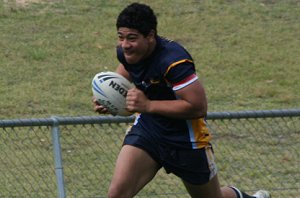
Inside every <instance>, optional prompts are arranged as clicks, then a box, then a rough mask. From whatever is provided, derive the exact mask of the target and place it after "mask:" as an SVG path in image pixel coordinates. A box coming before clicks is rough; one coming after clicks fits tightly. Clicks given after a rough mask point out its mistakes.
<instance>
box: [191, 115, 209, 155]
mask: <svg viewBox="0 0 300 198" xmlns="http://www.w3.org/2000/svg"><path fill="white" fill-rule="evenodd" d="M191 127H192V133H193V134H191V132H190V135H193V136H194V137H193V138H191V140H192V141H193V142H192V144H193V148H194V149H200V148H204V147H206V146H207V145H208V144H209V141H210V140H211V134H210V132H209V130H208V128H207V126H206V123H205V121H204V118H201V119H197V120H192V121H191Z"/></svg>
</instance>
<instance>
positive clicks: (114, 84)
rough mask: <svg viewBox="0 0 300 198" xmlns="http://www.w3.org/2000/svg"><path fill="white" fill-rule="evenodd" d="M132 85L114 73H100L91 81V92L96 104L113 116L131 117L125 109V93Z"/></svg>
mask: <svg viewBox="0 0 300 198" xmlns="http://www.w3.org/2000/svg"><path fill="white" fill-rule="evenodd" d="M131 88H134V84H133V83H131V82H129V81H128V80H127V79H126V78H124V77H123V76H121V75H120V74H118V73H115V72H110V71H108V72H100V73H98V74H96V75H95V77H94V78H93V81H92V91H93V95H94V97H95V98H96V100H97V102H98V103H99V104H101V105H103V106H104V107H106V108H107V109H108V110H109V112H110V113H111V114H113V115H120V116H129V115H132V113H131V112H128V111H127V110H126V109H125V108H126V95H127V91H128V90H129V89H131Z"/></svg>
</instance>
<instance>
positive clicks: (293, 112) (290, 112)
mask: <svg viewBox="0 0 300 198" xmlns="http://www.w3.org/2000/svg"><path fill="white" fill-rule="evenodd" d="M298 116H300V109H278V110H277V109H274V110H256V111H235V112H234V111H228V112H211V113H208V114H207V118H206V119H207V120H217V119H243V118H274V117H298Z"/></svg>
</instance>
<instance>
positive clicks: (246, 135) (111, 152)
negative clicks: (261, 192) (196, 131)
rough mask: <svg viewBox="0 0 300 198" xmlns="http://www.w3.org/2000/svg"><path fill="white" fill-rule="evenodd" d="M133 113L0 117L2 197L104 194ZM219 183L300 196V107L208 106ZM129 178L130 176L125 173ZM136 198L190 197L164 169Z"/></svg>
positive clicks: (280, 196) (83, 197)
mask: <svg viewBox="0 0 300 198" xmlns="http://www.w3.org/2000/svg"><path fill="white" fill-rule="evenodd" d="M133 119H134V117H124V118H122V117H110V116H99V117H63V118H59V117H56V118H55V117H52V118H45V119H20V120H2V121H0V137H1V138H0V147H1V149H0V160H1V163H0V169H1V171H0V177H1V180H0V197H30V198H35V197H36V198H42V197H76V198H88V197H93V198H94V197H106V192H107V188H108V185H109V182H110V178H111V175H112V171H113V168H114V161H115V159H116V156H117V154H118V151H119V149H120V147H121V144H122V139H123V137H124V134H125V133H124V131H125V130H126V128H127V127H128V125H129V124H130V123H131V122H132V121H133ZM207 122H208V124H209V127H210V129H211V131H212V134H213V137H214V139H213V141H212V143H213V145H214V150H215V155H216V160H217V164H218V168H219V178H220V180H221V184H222V185H236V186H238V187H239V188H241V189H242V190H244V191H246V192H248V193H253V192H254V191H255V190H257V189H261V188H263V189H267V190H269V191H271V192H272V197H274V198H300V170H299V164H300V158H299V154H300V109H299V110H298V109H294V110H273V111H248V112H246V111H243V112H220V113H209V114H208V117H207ZM128 179H130V178H128ZM137 197H189V196H188V194H187V193H186V191H185V189H184V187H183V185H182V184H181V181H180V180H179V179H178V178H176V177H175V176H173V175H167V174H166V173H165V172H164V170H163V169H162V170H161V171H159V173H158V175H157V176H156V177H155V178H154V180H153V181H151V182H150V184H149V185H147V186H146V187H145V188H144V189H143V190H142V191H141V192H140V193H139V195H138V196H137Z"/></svg>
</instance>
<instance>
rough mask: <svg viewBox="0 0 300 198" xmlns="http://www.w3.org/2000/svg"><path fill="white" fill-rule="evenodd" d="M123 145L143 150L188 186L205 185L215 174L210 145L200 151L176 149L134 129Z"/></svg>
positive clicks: (215, 169)
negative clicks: (188, 184)
mask: <svg viewBox="0 0 300 198" xmlns="http://www.w3.org/2000/svg"><path fill="white" fill-rule="evenodd" d="M123 144H124V145H132V146H135V147H138V148H141V149H143V150H144V151H146V152H147V153H148V154H149V155H150V156H151V157H152V158H153V159H154V160H155V161H156V162H157V163H158V164H159V165H160V166H161V167H163V168H164V169H165V170H166V172H167V173H173V174H175V175H177V176H178V177H179V178H181V179H182V180H183V181H185V182H188V183H190V184H194V185H202V184H205V183H207V182H208V181H209V180H210V179H211V178H212V177H213V176H215V175H216V173H217V168H216V165H215V162H214V155H213V150H212V146H211V145H208V146H207V147H205V148H202V149H192V148H191V149H182V148H176V147H174V146H172V145H169V144H166V143H165V142H160V140H159V139H157V138H152V137H151V136H145V135H144V134H143V133H142V132H141V131H140V129H139V128H136V127H134V129H132V130H130V131H129V133H128V134H127V135H126V136H125V139H124V143H123Z"/></svg>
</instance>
